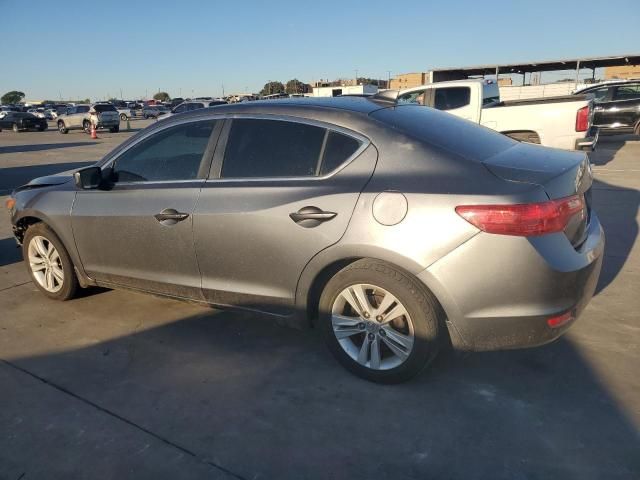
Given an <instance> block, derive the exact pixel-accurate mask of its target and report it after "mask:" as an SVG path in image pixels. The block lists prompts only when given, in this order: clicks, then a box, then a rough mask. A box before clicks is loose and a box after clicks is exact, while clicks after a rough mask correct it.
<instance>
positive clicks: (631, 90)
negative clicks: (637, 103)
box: [613, 85, 640, 100]
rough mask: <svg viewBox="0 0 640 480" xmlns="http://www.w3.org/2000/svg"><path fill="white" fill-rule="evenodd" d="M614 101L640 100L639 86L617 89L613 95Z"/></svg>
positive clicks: (626, 86)
mask: <svg viewBox="0 0 640 480" xmlns="http://www.w3.org/2000/svg"><path fill="white" fill-rule="evenodd" d="M613 98H614V99H615V100H631V99H633V98H640V85H625V86H624V87H618V88H617V89H616V91H615V93H614V95H613Z"/></svg>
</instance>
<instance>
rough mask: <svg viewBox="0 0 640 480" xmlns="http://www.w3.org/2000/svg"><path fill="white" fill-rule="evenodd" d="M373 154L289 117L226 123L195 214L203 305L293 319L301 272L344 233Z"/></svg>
mask: <svg viewBox="0 0 640 480" xmlns="http://www.w3.org/2000/svg"><path fill="white" fill-rule="evenodd" d="M376 160H377V151H376V149H375V148H374V147H373V146H372V145H370V144H369V142H368V140H367V139H366V138H364V137H362V136H360V135H358V134H356V133H354V132H350V131H345V130H342V129H336V128H332V127H327V126H326V125H324V124H318V123H308V122H306V121H304V120H301V119H295V118H289V117H276V118H274V117H271V118H260V117H253V118H246V117H236V118H234V119H233V120H227V123H226V124H225V127H224V131H223V135H222V137H221V139H220V141H219V142H218V147H217V149H216V154H215V157H214V161H213V167H212V172H211V176H210V179H209V180H207V181H206V183H205V184H204V186H203V189H202V192H201V195H200V199H199V201H198V206H197V207H196V210H195V212H194V235H195V242H196V255H197V257H198V264H199V266H200V271H201V272H202V288H203V294H204V296H205V298H206V299H207V300H208V301H210V302H213V303H216V304H222V305H225V304H226V305H237V306H244V307H247V308H251V309H256V310H261V311H267V312H273V313H288V312H289V310H290V309H291V308H292V306H293V303H294V297H295V289H296V285H297V282H298V279H299V277H300V274H301V272H302V270H303V268H304V266H305V265H306V264H307V262H309V260H310V259H311V258H312V257H313V256H314V255H315V254H317V253H318V252H319V251H321V250H323V249H324V248H326V247H328V246H330V245H332V244H334V243H336V242H337V241H338V240H339V239H340V237H341V236H342V235H343V233H344V232H345V230H346V228H347V225H348V223H349V219H350V218H351V214H352V212H353V209H354V207H355V204H356V201H357V199H358V196H359V194H360V192H361V191H362V189H363V188H364V186H365V184H366V183H367V181H368V180H369V178H370V177H371V174H372V173H373V169H374V167H375V162H376Z"/></svg>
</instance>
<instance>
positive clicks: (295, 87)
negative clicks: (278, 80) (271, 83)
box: [285, 78, 311, 94]
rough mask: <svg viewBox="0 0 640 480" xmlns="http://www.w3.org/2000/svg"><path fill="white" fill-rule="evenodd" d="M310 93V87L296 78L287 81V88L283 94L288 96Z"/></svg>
mask: <svg viewBox="0 0 640 480" xmlns="http://www.w3.org/2000/svg"><path fill="white" fill-rule="evenodd" d="M310 91H311V85H309V84H306V83H304V82H301V81H300V80H298V79H297V78H294V79H293V80H289V81H288V82H287V86H286V87H285V92H286V93H288V94H292V93H309V92H310Z"/></svg>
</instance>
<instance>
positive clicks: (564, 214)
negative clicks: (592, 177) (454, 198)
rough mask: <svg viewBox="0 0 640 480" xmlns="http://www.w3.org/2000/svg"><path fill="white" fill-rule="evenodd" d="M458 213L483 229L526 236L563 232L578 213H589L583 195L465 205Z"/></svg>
mask: <svg viewBox="0 0 640 480" xmlns="http://www.w3.org/2000/svg"><path fill="white" fill-rule="evenodd" d="M456 212H457V213H458V215H460V216H461V217H462V218H464V219H465V220H466V221H467V222H469V223H471V224H472V225H475V226H476V227H478V228H479V229H480V230H482V231H483V232H487V233H496V234H499V235H518V236H524V237H530V236H535V235H546V234H547V233H555V232H561V231H563V230H564V229H565V227H566V226H567V223H569V220H571V218H572V217H573V216H574V215H581V217H582V218H584V216H585V215H586V212H585V202H584V197H583V196H582V195H573V196H571V197H566V198H561V199H558V200H550V201H548V202H540V203H524V204H516V205H461V206H459V207H456Z"/></svg>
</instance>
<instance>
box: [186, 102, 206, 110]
mask: <svg viewBox="0 0 640 480" xmlns="http://www.w3.org/2000/svg"><path fill="white" fill-rule="evenodd" d="M199 108H204V104H203V103H190V104H189V106H188V108H187V110H198V109H199Z"/></svg>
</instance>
